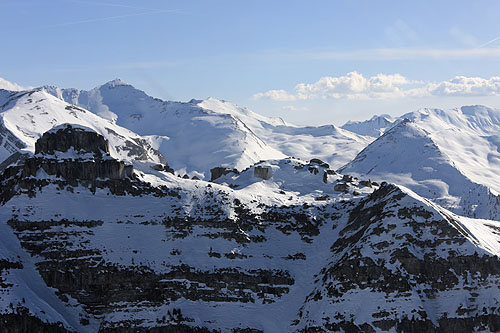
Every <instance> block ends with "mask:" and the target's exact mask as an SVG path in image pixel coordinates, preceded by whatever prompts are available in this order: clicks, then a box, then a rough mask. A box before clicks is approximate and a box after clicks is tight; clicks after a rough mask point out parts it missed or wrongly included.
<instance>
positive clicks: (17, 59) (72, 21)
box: [0, 0, 500, 124]
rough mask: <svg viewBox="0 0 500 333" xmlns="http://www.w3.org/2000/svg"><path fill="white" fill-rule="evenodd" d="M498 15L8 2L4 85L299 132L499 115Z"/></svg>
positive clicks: (474, 10)
mask: <svg viewBox="0 0 500 333" xmlns="http://www.w3.org/2000/svg"><path fill="white" fill-rule="evenodd" d="M498 13H500V2H498V1H437V2H436V1H418V2H417V1H412V2H410V1H319V0H318V1H293V0H292V1H269V0H268V1H260V0H252V1H237V0H232V1H223V0H218V1H215V0H214V1H211V0H203V1H156V0H144V1H131V0H122V1H117V0H114V1H112V0H106V1H101V0H92V1H90V0H89V1H87V0H81V1H80V0H47V1H39V0H36V1H31V0H1V1H0V18H1V19H0V29H1V31H2V32H3V34H2V44H1V45H2V48H1V52H0V64H1V65H0V77H3V78H4V79H6V80H9V81H12V82H16V83H18V84H21V85H23V86H39V85H44V84H51V85H56V86H59V87H75V88H80V89H90V88H93V87H95V86H97V85H100V84H103V83H104V82H107V81H109V80H112V79H114V78H116V77H120V78H122V79H123V80H125V81H126V82H129V83H131V84H133V85H134V86H136V87H137V88H140V89H142V90H144V91H146V92H147V93H149V94H150V95H153V96H155V97H160V98H163V99H175V100H189V99H191V98H206V97H209V96H213V97H217V98H220V99H225V100H228V101H231V102H234V103H237V104H239V105H243V106H248V107H250V108H251V109H253V110H254V111H256V112H259V113H261V114H264V115H269V116H281V117H283V118H285V119H286V120H288V121H290V122H294V123H298V124H324V123H334V124H342V123H343V122H345V121H346V120H348V119H364V118H369V117H371V116H372V115H373V114H375V113H378V114H380V113H389V114H392V115H401V114H403V113H405V112H409V111H413V110H415V109H417V108H420V107H454V106H459V105H463V104H485V105H488V106H492V107H500V97H499V96H498V95H500V77H499V76H500V73H499V70H500V38H498V39H496V38H497V37H499V36H500V20H499V19H498V17H497V16H498ZM457 76H460V77H461V78H456V77H457Z"/></svg>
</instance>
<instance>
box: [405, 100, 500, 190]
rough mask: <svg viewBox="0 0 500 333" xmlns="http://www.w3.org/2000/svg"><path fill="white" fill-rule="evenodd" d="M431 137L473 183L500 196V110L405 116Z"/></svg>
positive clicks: (468, 109) (476, 108)
mask: <svg viewBox="0 0 500 333" xmlns="http://www.w3.org/2000/svg"><path fill="white" fill-rule="evenodd" d="M402 118H408V119H410V120H413V121H414V122H415V123H417V124H418V125H419V126H420V127H422V128H424V129H425V130H426V131H427V132H428V133H429V137H430V138H431V139H432V140H433V141H434V142H435V143H436V144H437V146H438V147H439V148H440V149H441V150H442V151H443V153H445V154H446V155H447V156H449V158H450V159H451V160H452V161H453V163H454V164H455V166H456V167H457V169H458V170H460V172H462V173H463V174H464V175H466V176H467V177H468V178H469V179H470V180H472V181H473V182H476V183H479V184H483V185H486V186H488V187H489V188H490V189H491V190H492V192H493V193H494V194H498V193H500V177H497V175H498V169H499V167H500V110H494V109H490V108H487V107H485V106H464V107H461V108H457V109H452V110H438V109H423V110H419V111H417V112H412V113H408V114H406V115H404V116H403V117H402Z"/></svg>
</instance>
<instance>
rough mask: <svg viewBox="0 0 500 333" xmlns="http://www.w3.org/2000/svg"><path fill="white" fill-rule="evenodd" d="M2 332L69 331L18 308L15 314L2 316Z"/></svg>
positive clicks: (59, 324) (36, 332) (41, 332)
mask: <svg viewBox="0 0 500 333" xmlns="http://www.w3.org/2000/svg"><path fill="white" fill-rule="evenodd" d="M0 332H6V333H24V332H30V333H31V332H33V333H63V332H68V330H66V329H65V328H64V326H63V325H62V323H55V324H52V323H45V322H43V321H42V320H40V319H39V318H37V317H35V316H33V315H31V314H30V313H29V311H28V310H27V309H23V308H18V309H16V312H15V313H8V314H0Z"/></svg>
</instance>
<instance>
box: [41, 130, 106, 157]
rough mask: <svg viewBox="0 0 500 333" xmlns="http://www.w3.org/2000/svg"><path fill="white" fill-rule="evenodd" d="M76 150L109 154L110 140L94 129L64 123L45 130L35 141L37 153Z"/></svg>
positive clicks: (98, 154) (51, 153)
mask: <svg viewBox="0 0 500 333" xmlns="http://www.w3.org/2000/svg"><path fill="white" fill-rule="evenodd" d="M70 148H73V149H74V150H75V151H78V152H84V153H92V154H94V156H99V157H100V156H103V154H109V147H108V142H107V141H106V139H105V138H104V137H103V136H102V135H99V134H97V133H96V132H94V131H93V130H90V129H86V128H82V127H80V126H77V125H71V124H64V125H61V126H58V127H56V128H54V129H52V130H50V131H48V132H45V133H44V134H43V135H42V137H41V138H40V139H38V140H37V141H36V143H35V154H48V155H53V154H54V152H56V151H59V152H66V151H68V150H69V149H70Z"/></svg>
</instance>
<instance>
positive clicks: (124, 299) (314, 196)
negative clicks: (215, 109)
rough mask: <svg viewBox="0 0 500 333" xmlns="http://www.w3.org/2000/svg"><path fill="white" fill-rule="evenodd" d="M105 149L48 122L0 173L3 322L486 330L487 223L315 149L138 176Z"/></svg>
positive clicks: (87, 327)
mask: <svg viewBox="0 0 500 333" xmlns="http://www.w3.org/2000/svg"><path fill="white" fill-rule="evenodd" d="M81 136H84V137H88V138H90V137H92V136H93V137H94V139H92V140H80V139H79V138H80V137H81ZM62 138H66V139H65V140H63V139H62ZM56 142H66V143H67V144H65V145H62V146H61V145H58V146H53V145H52V144H51V143H56ZM96 143H97V144H96ZM89 144H90V146H89ZM105 145H106V143H105V142H104V139H103V137H102V136H100V135H98V134H97V133H95V132H94V131H93V130H91V129H89V128H84V127H83V126H77V127H76V128H73V127H72V126H71V125H63V126H59V127H58V128H56V129H53V130H51V131H49V132H48V133H45V134H44V135H43V136H42V137H41V138H40V139H39V140H38V141H37V144H36V147H37V148H36V154H35V155H34V156H32V157H29V158H28V159H26V160H25V161H23V162H22V163H20V164H18V165H15V166H11V167H9V168H7V169H6V170H5V172H4V173H3V174H2V176H1V177H0V183H1V185H2V186H1V187H0V189H1V192H0V197H1V198H2V199H3V200H5V199H7V200H6V201H5V202H4V204H3V205H2V206H1V208H2V209H1V210H0V219H1V220H2V221H7V222H6V223H1V224H0V230H1V234H2V242H0V253H1V255H2V258H3V259H2V261H1V266H0V267H1V269H2V275H1V280H0V283H1V287H2V288H1V289H0V308H1V310H2V311H1V312H0V316H1V319H2V320H1V321H0V328H2V329H5V328H10V329H11V328H12V327H24V328H25V329H27V330H31V331H35V330H41V329H45V330H46V331H66V330H68V331H78V332H97V331H124V330H125V331H126V330H134V331H149V330H157V331H162V330H163V331H170V332H176V331H184V332H190V331H195V332H197V331H200V332H203V331H212V330H220V331H224V332H226V331H227V332H230V331H264V332H268V331H277V332H283V331H286V332H310V331H340V330H343V331H380V330H384V331H386V330H400V331H401V330H402V331H407V330H408V331H429V330H443V331H468V330H483V331H494V330H496V327H497V324H498V322H499V320H500V315H499V314H498V311H497V309H498V303H499V302H500V295H499V294H498V293H497V292H496V291H495V290H497V289H498V288H497V286H498V283H500V260H499V258H498V255H499V254H500V246H499V244H500V243H499V240H500V238H499V236H498V231H497V230H498V229H499V228H500V225H499V222H495V221H486V220H474V219H467V218H463V217H460V216H457V215H454V214H452V213H450V212H448V211H446V210H444V209H443V208H441V207H439V206H437V205H435V204H432V203H430V202H428V201H427V200H425V199H424V198H422V197H419V196H418V195H416V194H414V193H413V192H412V191H410V190H408V189H405V188H400V187H397V186H394V185H390V184H374V183H372V182H368V181H366V180H362V179H355V178H352V177H349V176H347V175H341V174H337V173H335V171H333V170H332V169H330V168H329V167H328V166H327V164H326V163H324V162H322V161H319V160H315V161H310V162H305V161H301V160H298V159H292V158H291V159H284V160H274V161H268V162H260V163H257V164H256V165H253V166H251V167H250V168H249V169H248V170H246V171H243V172H242V173H239V174H236V173H235V174H227V175H225V176H224V177H225V179H223V178H220V180H219V182H220V183H221V184H216V183H207V182H205V181H200V180H189V179H182V178H178V177H174V176H173V175H169V174H167V173H166V174H165V175H164V176H165V177H163V178H159V177H156V176H155V175H151V176H150V177H151V178H150V180H153V178H155V177H156V178H155V179H156V180H155V181H151V182H145V181H143V180H141V179H139V178H136V177H134V176H133V175H134V172H131V173H130V172H125V173H120V174H117V173H116V170H121V168H120V165H121V164H120V163H119V162H118V161H117V160H115V159H113V158H112V156H111V155H107V154H106V153H103V152H104V151H106V150H108V149H107V148H106V147H105ZM68 151H71V152H72V156H71V158H65V157H63V156H67V155H66V153H67V152H68ZM54 156H59V157H57V158H54ZM90 156H92V158H90ZM84 165H86V168H87V170H88V172H83V173H75V172H74V171H77V170H82V169H81V167H83V166H84ZM266 170H267V171H266ZM75 176H76V177H75ZM226 182H229V183H231V185H232V187H235V188H234V189H232V188H231V187H229V186H225V185H223V184H222V183H226ZM153 183H155V184H156V185H152V184H153ZM6 185H8V186H6ZM1 325H3V326H1ZM9 325H10V326H9Z"/></svg>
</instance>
